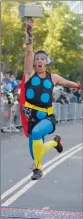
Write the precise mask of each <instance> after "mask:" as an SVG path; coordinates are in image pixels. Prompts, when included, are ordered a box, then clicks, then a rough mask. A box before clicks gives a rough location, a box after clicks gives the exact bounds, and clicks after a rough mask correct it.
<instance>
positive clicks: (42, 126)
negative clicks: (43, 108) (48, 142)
mask: <svg viewBox="0 0 83 219" xmlns="http://www.w3.org/2000/svg"><path fill="white" fill-rule="evenodd" d="M52 131H53V124H52V122H51V121H50V120H48V119H43V120H42V121H40V122H39V123H38V124H37V125H36V126H35V127H34V128H33V129H32V134H31V135H30V136H29V150H30V154H31V157H32V159H33V160H34V155H33V144H32V142H33V140H39V139H42V140H43V142H44V136H46V135H47V134H49V133H51V132H52Z"/></svg>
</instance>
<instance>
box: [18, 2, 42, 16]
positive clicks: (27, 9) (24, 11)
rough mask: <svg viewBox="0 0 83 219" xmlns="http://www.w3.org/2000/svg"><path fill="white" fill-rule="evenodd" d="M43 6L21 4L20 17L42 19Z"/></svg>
mask: <svg viewBox="0 0 83 219" xmlns="http://www.w3.org/2000/svg"><path fill="white" fill-rule="evenodd" d="M42 9H43V8H42V6H41V5H36V4H21V5H20V6H19V15H20V17H34V18H35V17H36V18H40V17H42V11H43V10H42Z"/></svg>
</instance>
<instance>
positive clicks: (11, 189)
mask: <svg viewBox="0 0 83 219" xmlns="http://www.w3.org/2000/svg"><path fill="white" fill-rule="evenodd" d="M81 145H82V143H81V144H78V145H76V146H74V147H72V148H70V149H69V150H67V151H65V152H64V153H62V154H60V155H59V156H57V157H54V158H53V159H52V160H50V161H48V162H46V163H45V164H44V165H43V166H42V169H44V168H46V167H48V166H49V165H51V164H52V163H54V162H55V161H57V160H58V159H60V158H62V157H63V156H65V155H66V154H68V153H69V152H71V151H73V150H75V149H77V148H79V147H80V146H81ZM31 176H32V173H30V174H29V175H28V176H26V177H24V178H23V179H22V180H20V181H19V182H17V183H16V184H15V185H14V186H12V187H11V188H10V189H8V190H7V191H5V192H4V193H3V194H2V195H1V200H3V199H5V198H6V197H7V196H9V195H10V194H11V193H13V192H14V191H15V190H17V189H18V188H20V187H21V186H22V185H23V184H25V183H26V182H27V181H28V180H29V179H30V178H31Z"/></svg>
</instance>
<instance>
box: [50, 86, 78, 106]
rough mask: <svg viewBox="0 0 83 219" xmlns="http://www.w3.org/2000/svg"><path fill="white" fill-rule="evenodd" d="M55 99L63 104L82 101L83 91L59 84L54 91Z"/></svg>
mask: <svg viewBox="0 0 83 219" xmlns="http://www.w3.org/2000/svg"><path fill="white" fill-rule="evenodd" d="M53 101H54V102H56V103H61V104H64V103H66V104H69V103H81V102H82V98H81V91H78V90H77V89H74V90H73V89H70V88H67V87H65V88H63V87H61V86H57V87H55V88H54V91H53Z"/></svg>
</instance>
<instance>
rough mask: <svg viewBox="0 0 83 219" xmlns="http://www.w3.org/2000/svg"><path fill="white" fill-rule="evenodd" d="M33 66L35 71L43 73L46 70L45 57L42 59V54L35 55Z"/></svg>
mask: <svg viewBox="0 0 83 219" xmlns="http://www.w3.org/2000/svg"><path fill="white" fill-rule="evenodd" d="M35 67H36V71H38V72H39V73H43V72H44V71H45V70H46V59H44V57H43V56H39V55H38V56H37V55H36V57H35Z"/></svg>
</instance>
